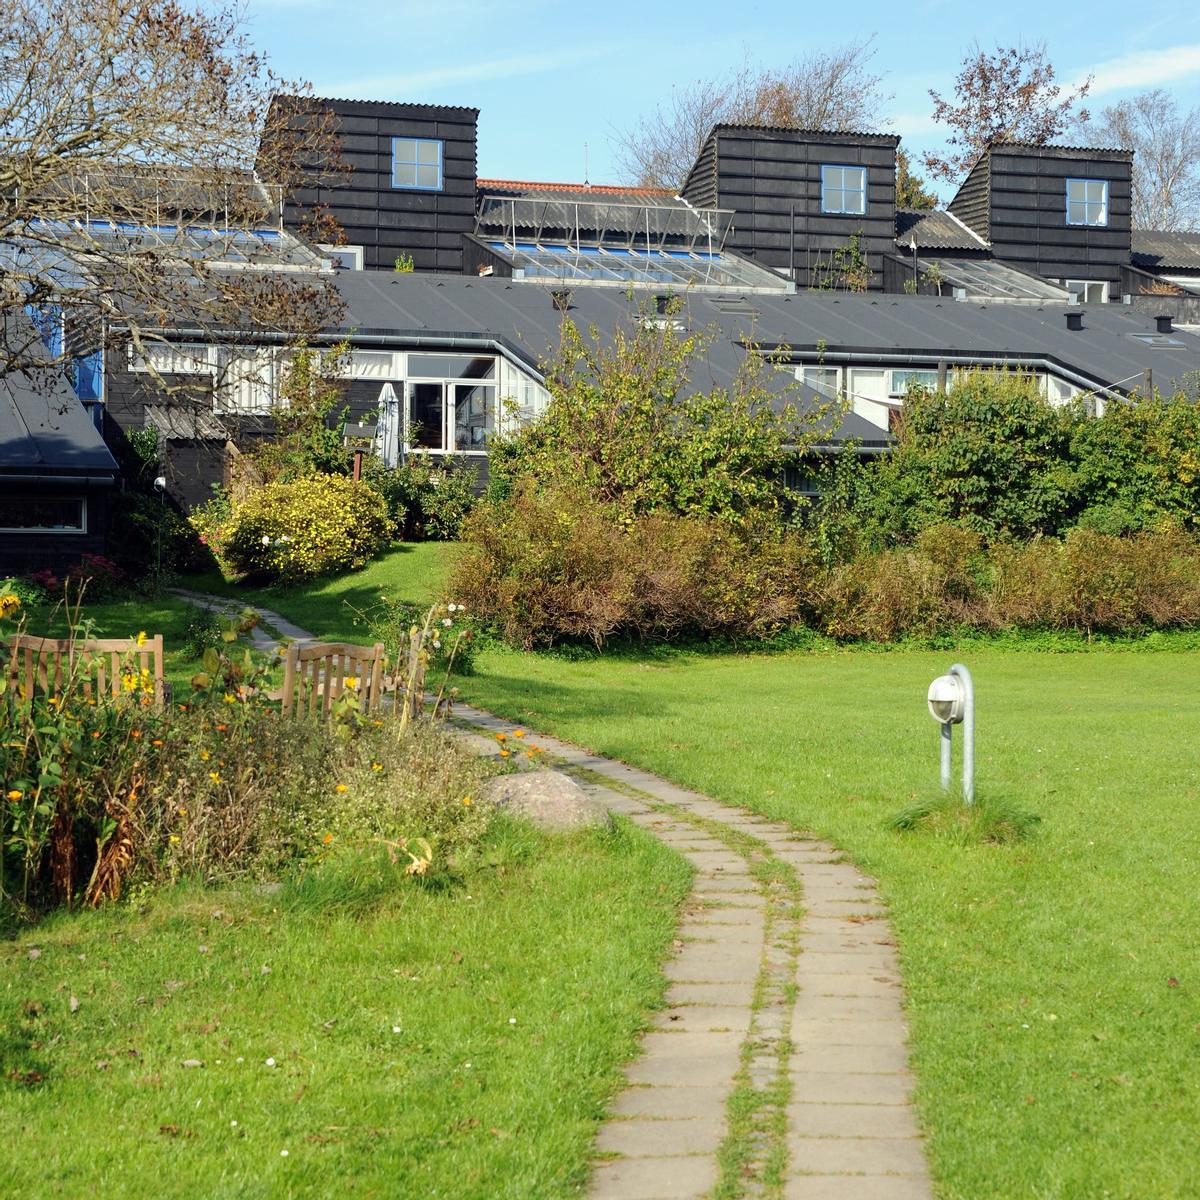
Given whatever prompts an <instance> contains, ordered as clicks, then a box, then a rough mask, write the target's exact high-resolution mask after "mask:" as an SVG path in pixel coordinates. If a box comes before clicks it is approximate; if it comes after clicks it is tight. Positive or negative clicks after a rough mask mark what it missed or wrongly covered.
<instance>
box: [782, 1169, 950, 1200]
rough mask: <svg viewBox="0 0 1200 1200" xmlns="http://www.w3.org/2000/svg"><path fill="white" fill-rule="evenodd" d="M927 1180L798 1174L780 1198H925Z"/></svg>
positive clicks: (838, 1199)
mask: <svg viewBox="0 0 1200 1200" xmlns="http://www.w3.org/2000/svg"><path fill="white" fill-rule="evenodd" d="M930 1194H931V1193H930V1190H929V1181H928V1180H927V1179H925V1178H922V1177H912V1176H904V1175H799V1176H795V1177H794V1178H792V1179H790V1180H788V1182H787V1183H786V1184H785V1185H784V1189H783V1200H929V1197H930Z"/></svg>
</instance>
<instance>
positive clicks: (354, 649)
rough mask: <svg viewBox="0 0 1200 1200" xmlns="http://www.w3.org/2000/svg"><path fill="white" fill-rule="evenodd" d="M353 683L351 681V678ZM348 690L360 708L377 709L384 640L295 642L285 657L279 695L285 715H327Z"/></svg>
mask: <svg viewBox="0 0 1200 1200" xmlns="http://www.w3.org/2000/svg"><path fill="white" fill-rule="evenodd" d="M348 680H349V681H351V682H349V683H348V682H347V681H348ZM347 692H351V693H353V694H354V695H355V696H356V697H357V699H358V709H359V711H360V712H363V713H370V712H374V711H375V709H376V708H378V707H379V698H380V696H381V695H382V694H383V643H382V642H376V643H375V645H374V646H351V645H349V644H348V643H346V642H309V643H307V644H306V645H300V644H299V643H297V642H293V643H292V644H291V645H290V646H288V648H287V654H286V655H285V656H284V660H283V687H282V688H281V689H280V691H279V693H278V696H279V699H280V701H281V706H282V709H283V713H284V715H285V716H302V715H304V714H305V713H321V714H322V715H327V714H328V712H329V710H330V707H331V706H332V705H333V702H334V701H335V700H338V699H340V698H341V697H342V696H344V695H345V694H346V693H347Z"/></svg>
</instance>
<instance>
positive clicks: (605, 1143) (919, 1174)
mask: <svg viewBox="0 0 1200 1200" xmlns="http://www.w3.org/2000/svg"><path fill="white" fill-rule="evenodd" d="M173 590H174V591H175V594H176V595H178V596H180V597H181V598H183V599H185V600H188V601H190V602H191V603H193V604H197V605H199V606H201V607H205V608H211V609H213V610H214V611H217V612H221V613H223V614H226V615H236V614H237V613H239V612H242V611H244V609H245V607H246V606H244V605H241V604H238V603H237V601H234V600H229V599H227V598H225V597H221V596H212V595H207V594H203V593H198V592H189V591H187V590H185V589H182V588H179V589H173ZM257 611H258V612H259V613H260V615H261V616H262V619H263V621H264V623H265V624H267V625H269V626H271V627H272V628H273V629H274V630H275V631H276V633H277V634H279V635H280V636H283V637H287V638H290V639H293V640H296V641H311V640H312V635H311V634H309V633H308V632H307V631H306V630H303V629H300V628H298V627H297V626H295V625H293V624H292V623H291V622H289V621H288V620H287V619H286V618H284V617H282V616H280V615H279V614H278V613H274V612H271V611H270V610H268V609H257ZM252 637H253V639H254V643H255V645H256V646H258V647H259V648H260V649H264V650H271V649H274V648H275V647H276V646H277V645H278V642H277V641H276V640H275V639H273V638H271V637H270V636H269V635H268V634H267V633H266V632H265V631H264V630H262V628H261V627H259V628H256V629H255V630H254V632H253V634H252ZM455 717H456V718H457V719H458V720H459V721H461V722H463V723H465V724H466V725H468V726H471V727H473V728H475V729H476V730H479V731H484V732H486V733H488V734H495V733H501V732H503V733H508V734H510V735H511V734H512V733H513V732H514V730H515V729H516V728H517V726H515V725H513V724H512V723H511V722H508V721H504V720H501V719H500V718H498V717H493V716H492V715H490V714H489V713H485V712H481V711H480V710H478V709H473V708H469V707H467V706H465V705H462V704H458V705H456V706H455ZM468 736H471V735H468ZM537 740H538V744H539V745H540V746H542V747H543V749H545V751H546V752H547V754H548V755H549V756H550V757H552V758H553V759H555V760H556V765H558V766H561V767H562V769H564V770H566V771H568V772H570V773H571V774H573V775H574V776H575V777H576V779H577V780H578V781H579V782H580V784H581V785H582V786H583V787H584V788H585V789H587V790H588V791H589V792H591V793H592V794H593V795H594V796H596V797H597V798H598V799H600V800H602V801H603V802H604V803H605V804H607V805H608V806H609V807H610V808H611V809H612V810H613V811H614V812H618V813H622V814H624V815H625V816H627V817H628V818H629V819H630V820H631V821H633V822H634V823H635V824H637V825H640V826H641V827H642V828H644V829H647V830H649V831H650V832H651V833H653V834H654V835H655V836H656V837H658V838H659V839H660V840H661V841H663V842H665V843H667V844H668V845H670V846H671V847H673V848H674V849H675V850H677V851H678V852H679V853H680V854H682V855H684V857H686V858H687V859H688V860H689V861H690V862H691V864H692V865H693V867H694V868H695V872H696V874H695V882H694V886H693V889H692V892H691V895H690V896H689V899H688V902H687V905H686V907H685V910H684V916H683V921H682V923H681V925H680V927H679V930H678V933H677V937H676V942H675V949H676V953H675V954H674V956H673V957H672V958H671V959H670V960H669V961H668V962H667V964H666V966H665V968H664V969H665V973H666V975H667V978H668V980H669V987H668V991H667V997H666V1000H667V1006H666V1007H665V1008H664V1009H663V1010H662V1012H660V1013H658V1014H657V1015H656V1016H655V1018H654V1021H653V1025H652V1028H651V1029H650V1030H649V1031H648V1032H647V1033H646V1034H645V1035H644V1037H643V1038H642V1044H641V1054H640V1056H639V1057H638V1058H637V1059H636V1060H635V1061H634V1062H633V1063H631V1064H630V1065H629V1066H628V1067H627V1068H626V1071H625V1078H626V1082H627V1086H626V1087H625V1088H624V1089H623V1090H622V1091H621V1092H620V1093H619V1094H618V1095H617V1096H616V1098H615V1099H614V1101H613V1104H612V1106H611V1110H610V1113H609V1119H608V1120H607V1121H606V1122H605V1123H604V1124H603V1125H602V1126H601V1128H600V1131H599V1134H598V1136H597V1139H596V1153H597V1159H596V1164H595V1169H594V1172H593V1176H592V1181H591V1187H590V1189H589V1192H588V1196H589V1200H692V1198H697V1200H698V1198H701V1197H707V1196H709V1195H710V1194H711V1193H712V1192H713V1191H714V1189H716V1188H718V1187H720V1188H721V1189H722V1193H723V1195H725V1196H728V1197H731V1198H741V1197H767V1198H769V1200H931V1197H932V1195H933V1192H932V1188H931V1185H930V1179H929V1171H928V1167H927V1165H926V1161H925V1154H924V1150H923V1147H922V1143H921V1133H920V1129H919V1128H918V1125H917V1121H916V1116H915V1113H914V1110H913V1107H912V1103H911V1090H912V1085H913V1079H912V1076H911V1074H910V1073H909V1069H908V1054H907V1050H906V1041H907V1025H906V1022H905V1019H904V1011H903V1007H902V991H901V980H900V973H899V964H898V962H897V956H896V948H895V944H894V942H893V940H892V937H891V934H890V932H889V929H888V924H887V920H886V914H885V913H884V911H883V909H882V907H881V905H880V902H879V898H878V895H877V893H876V890H875V883H874V880H872V879H870V878H868V877H867V876H865V875H863V874H862V873H861V872H860V871H859V870H858V869H857V868H856V867H854V866H853V865H852V864H850V863H848V862H845V861H843V860H842V859H841V856H840V855H839V853H838V851H837V850H836V849H835V848H834V847H833V846H831V845H830V844H829V843H827V842H822V841H820V840H818V839H816V838H812V837H808V836H806V835H804V834H801V833H797V832H796V831H795V830H794V829H792V828H791V827H790V826H788V825H785V824H783V823H782V822H778V821H770V820H767V819H766V818H763V817H759V816H756V815H754V814H752V813H748V812H745V811H742V810H739V809H735V808H731V807H729V806H727V805H723V804H719V803H717V802H716V801H715V800H711V799H709V798H708V797H707V796H702V795H700V794H698V793H696V792H691V791H688V790H686V789H685V788H681V787H677V786H676V785H674V784H672V783H668V782H667V781H666V780H664V779H660V778H658V776H656V775H651V774H650V773H649V772H646V771H642V770H639V769H637V768H636V767H630V766H627V765H626V764H624V763H619V762H614V761H612V760H611V759H606V758H600V757H598V756H596V755H593V754H589V753H588V752H587V751H585V750H581V749H579V748H578V747H577V746H572V745H570V744H569V743H566V742H562V741H559V740H557V739H556V738H549V737H543V736H541V735H538V739H537ZM494 746H495V743H494V742H493V743H491V744H490V746H489V748H492V747H494Z"/></svg>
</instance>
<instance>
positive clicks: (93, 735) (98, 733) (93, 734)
mask: <svg viewBox="0 0 1200 1200" xmlns="http://www.w3.org/2000/svg"><path fill="white" fill-rule="evenodd" d="M99 736H100V730H98V729H93V730H92V737H94V738H96V737H99Z"/></svg>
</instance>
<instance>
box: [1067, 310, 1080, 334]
mask: <svg viewBox="0 0 1200 1200" xmlns="http://www.w3.org/2000/svg"><path fill="white" fill-rule="evenodd" d="M1067 328H1068V329H1071V330H1080V329H1082V328H1083V313H1081V312H1069V313H1067Z"/></svg>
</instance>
